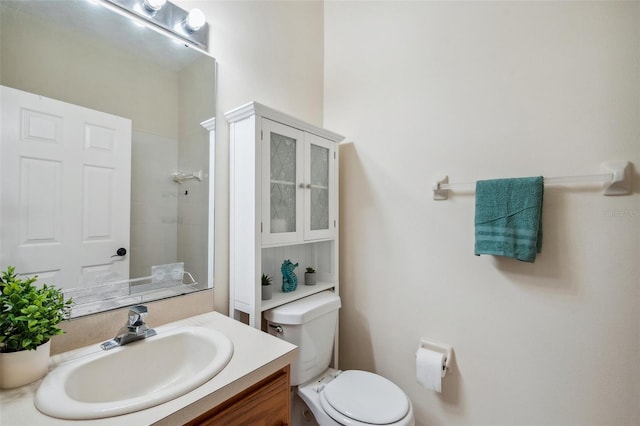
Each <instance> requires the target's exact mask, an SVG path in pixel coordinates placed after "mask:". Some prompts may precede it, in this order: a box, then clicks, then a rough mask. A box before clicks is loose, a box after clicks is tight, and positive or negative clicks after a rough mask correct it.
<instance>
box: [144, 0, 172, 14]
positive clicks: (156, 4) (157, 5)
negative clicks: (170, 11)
mask: <svg viewBox="0 0 640 426" xmlns="http://www.w3.org/2000/svg"><path fill="white" fill-rule="evenodd" d="M166 2H167V0H144V7H145V8H146V9H147V10H149V11H150V12H157V11H159V10H160V9H162V6H164V4H165V3H166Z"/></svg>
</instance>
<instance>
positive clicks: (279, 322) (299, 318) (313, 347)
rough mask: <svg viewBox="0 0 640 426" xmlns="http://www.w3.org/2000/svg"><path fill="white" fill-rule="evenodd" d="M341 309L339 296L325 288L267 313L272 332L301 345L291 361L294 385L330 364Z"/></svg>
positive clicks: (305, 380) (317, 373) (306, 379)
mask: <svg viewBox="0 0 640 426" xmlns="http://www.w3.org/2000/svg"><path fill="white" fill-rule="evenodd" d="M338 309H340V297H339V296H338V295H336V294H335V293H334V292H332V291H323V292H322V293H317V294H314V295H312V296H308V297H305V298H303V299H299V300H296V301H295V302H291V303H287V304H285V305H282V306H278V307H277V308H274V309H271V310H269V311H266V312H265V313H264V317H265V319H266V320H267V325H268V329H269V334H272V335H274V336H276V337H279V338H280V339H284V340H286V341H287V342H290V343H293V344H294V345H296V346H298V351H299V354H298V358H297V359H296V361H294V362H293V363H292V364H291V385H292V386H296V385H299V384H302V383H305V382H308V381H309V380H311V379H313V378H314V377H316V376H319V375H320V374H321V373H323V372H324V371H325V370H326V369H327V367H329V364H330V362H331V354H332V352H333V341H334V337H335V331H336V323H337V321H338ZM278 326H279V327H278ZM279 330H281V332H280V331H279Z"/></svg>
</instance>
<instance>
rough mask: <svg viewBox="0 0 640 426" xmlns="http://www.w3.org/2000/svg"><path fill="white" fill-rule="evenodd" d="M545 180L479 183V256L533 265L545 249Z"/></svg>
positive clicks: (509, 180)
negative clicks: (516, 260) (519, 261)
mask: <svg viewBox="0 0 640 426" xmlns="http://www.w3.org/2000/svg"><path fill="white" fill-rule="evenodd" d="M543 192H544V179H543V178H542V176H538V177H529V178H516V179H492V180H481V181H478V182H476V218H475V224H476V245H475V254H476V256H479V255H481V254H492V255H497V256H508V257H513V258H514V259H518V260H522V261H524V262H531V263H533V262H534V261H535V260H536V253H540V250H541V249H542V195H543Z"/></svg>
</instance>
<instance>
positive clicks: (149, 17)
mask: <svg viewBox="0 0 640 426" xmlns="http://www.w3.org/2000/svg"><path fill="white" fill-rule="evenodd" d="M104 1H106V2H108V3H111V4H113V5H115V6H117V7H119V8H121V9H123V10H125V11H126V12H128V13H131V14H133V15H135V16H137V17H139V18H141V19H143V20H145V21H147V22H149V23H151V24H153V25H156V26H158V27H160V28H162V29H164V30H166V31H169V32H171V33H172V34H174V35H176V36H177V37H179V38H180V39H182V40H185V41H187V42H189V43H191V44H194V45H196V46H198V47H200V48H203V49H205V50H206V49H207V47H208V45H209V24H207V22H206V21H205V20H204V15H203V14H202V12H201V11H199V10H198V12H199V16H200V17H201V22H200V23H201V24H202V25H201V26H200V27H199V28H197V29H194V28H192V27H189V26H187V25H185V23H186V22H188V17H189V12H187V11H186V10H184V9H182V8H180V7H178V6H176V5H175V4H173V3H171V2H169V1H167V2H166V3H164V4H162V2H161V1H146V0H104ZM145 1H146V4H145ZM149 5H154V7H156V5H159V7H158V8H157V10H155V8H152V7H149Z"/></svg>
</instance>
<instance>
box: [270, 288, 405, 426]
mask: <svg viewBox="0 0 640 426" xmlns="http://www.w3.org/2000/svg"><path fill="white" fill-rule="evenodd" d="M338 309H340V297H339V296H337V295H336V294H335V293H333V292H331V291H324V292H321V293H317V294H314V295H312V296H309V297H305V298H303V299H300V300H296V301H295V302H291V303H288V304H286V305H282V306H279V307H277V308H275V309H272V310H270V311H266V312H265V313H264V316H265V318H266V320H267V322H268V328H269V333H270V334H273V335H274V336H276V337H279V338H281V339H284V340H286V341H288V342H291V343H293V344H294V345H297V346H298V348H299V356H298V359H297V360H296V361H295V362H294V363H293V364H292V365H291V385H292V386H298V395H299V396H300V397H301V398H302V400H303V401H304V402H305V403H306V404H307V406H308V407H309V409H310V410H311V412H312V413H313V415H314V416H315V418H316V421H317V422H318V424H319V425H320V426H333V425H357V426H361V425H362V426H365V425H366V426H371V425H388V426H412V425H414V424H415V420H414V417H413V407H412V406H411V401H410V400H409V398H408V397H407V395H406V394H405V393H404V392H403V391H402V389H400V388H399V387H398V386H396V385H395V384H394V383H392V382H391V381H389V380H387V379H385V378H384V377H382V376H379V375H377V374H373V373H369V372H366V371H358V370H348V371H339V370H334V369H332V368H329V363H330V361H331V355H332V352H333V340H334V336H335V329H336V323H337V320H338Z"/></svg>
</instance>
